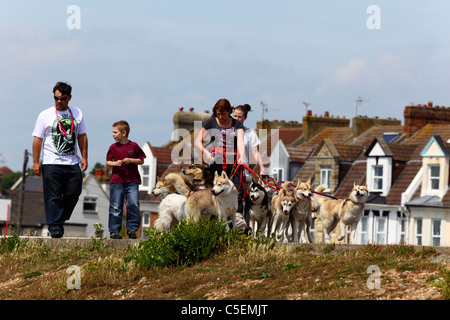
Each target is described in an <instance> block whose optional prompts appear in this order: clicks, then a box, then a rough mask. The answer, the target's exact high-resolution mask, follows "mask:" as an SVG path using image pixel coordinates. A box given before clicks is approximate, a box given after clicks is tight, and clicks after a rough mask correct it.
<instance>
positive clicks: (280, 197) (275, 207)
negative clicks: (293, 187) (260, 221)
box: [269, 182, 296, 241]
mask: <svg viewBox="0 0 450 320" xmlns="http://www.w3.org/2000/svg"><path fill="white" fill-rule="evenodd" d="M289 185H290V182H287V183H286V182H285V183H284V184H283V188H282V189H281V190H280V191H279V192H278V194H277V195H275V196H274V197H273V198H272V205H271V212H272V218H271V222H270V223H269V225H270V228H269V229H270V236H271V235H272V234H273V235H274V236H275V239H277V238H279V239H281V240H282V241H288V239H289V236H288V229H289V228H288V227H289V219H290V216H291V213H292V209H293V208H294V206H295V204H296V201H295V198H294V192H293V191H288V186H289Z"/></svg>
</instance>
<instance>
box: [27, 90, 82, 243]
mask: <svg viewBox="0 0 450 320" xmlns="http://www.w3.org/2000/svg"><path fill="white" fill-rule="evenodd" d="M71 93H72V87H71V86H70V85H69V84H67V83H65V82H58V83H56V85H55V87H54V88H53V95H54V99H55V105H54V106H52V107H50V108H48V109H46V110H44V111H42V112H41V113H40V114H39V116H38V118H37V120H36V124H35V127H34V130H33V137H34V140H33V172H34V173H35V174H36V175H38V176H40V175H41V174H42V181H43V186H44V204H45V215H46V218H47V224H48V230H49V232H50V234H51V236H52V238H61V237H62V236H63V234H64V222H65V221H66V220H69V219H70V216H71V215H72V211H73V209H74V208H75V205H76V204H77V202H78V198H79V196H80V194H81V188H82V175H81V173H82V172H84V171H86V169H87V166H88V163H87V153H88V152H87V149H88V140H87V135H86V126H85V122H84V117H83V113H82V112H81V110H80V109H78V108H76V107H69V101H70V99H71V98H72V95H71ZM77 143H78V147H79V149H80V152H81V157H80V156H79V155H78V152H77ZM41 151H42V164H41V159H40V156H41Z"/></svg>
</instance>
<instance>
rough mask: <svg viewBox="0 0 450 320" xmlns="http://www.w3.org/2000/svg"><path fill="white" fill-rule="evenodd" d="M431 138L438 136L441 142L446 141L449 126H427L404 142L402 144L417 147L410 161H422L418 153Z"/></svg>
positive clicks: (448, 136) (449, 129) (448, 137)
mask: <svg viewBox="0 0 450 320" xmlns="http://www.w3.org/2000/svg"><path fill="white" fill-rule="evenodd" d="M432 136H440V137H441V139H442V140H443V141H448V140H449V139H450V124H427V125H426V126H425V127H423V128H422V129H420V130H419V131H417V132H416V133H415V134H414V135H413V136H411V137H410V138H409V139H407V140H405V141H404V142H403V144H405V145H407V144H415V145H417V149H415V150H414V153H413V154H412V156H411V159H412V160H422V156H421V155H420V153H421V152H422V150H423V149H424V148H425V146H426V145H427V143H428V142H429V141H430V138H431V137H432ZM446 144H447V142H446Z"/></svg>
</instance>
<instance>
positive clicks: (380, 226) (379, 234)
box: [375, 217, 387, 244]
mask: <svg viewBox="0 0 450 320" xmlns="http://www.w3.org/2000/svg"><path fill="white" fill-rule="evenodd" d="M386 231H387V219H386V217H377V220H376V229H375V239H376V243H379V244H385V243H386V234H387V232H386Z"/></svg>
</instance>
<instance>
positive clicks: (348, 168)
mask: <svg viewBox="0 0 450 320" xmlns="http://www.w3.org/2000/svg"><path fill="white" fill-rule="evenodd" d="M210 116H211V114H209V113H208V112H195V111H194V109H193V108H190V109H189V110H184V109H183V108H179V110H178V112H176V113H175V114H174V116H173V125H174V133H175V134H174V135H173V136H172V137H170V141H169V142H168V143H166V144H165V145H163V146H159V147H156V146H153V145H152V144H151V142H150V141H148V142H147V143H145V144H144V145H143V146H141V147H142V149H143V150H144V152H145V153H146V155H147V158H146V159H145V162H144V164H143V165H142V166H140V173H141V177H142V185H141V186H140V191H141V212H142V228H150V227H152V226H153V223H154V221H155V220H156V218H157V217H158V206H159V202H160V200H161V199H158V198H155V197H154V196H152V195H151V193H150V192H151V190H152V189H153V188H154V186H155V184H156V181H157V177H158V176H159V177H163V176H165V175H167V174H168V173H170V172H178V171H180V170H181V169H182V167H183V166H184V165H186V164H187V163H189V159H184V158H183V156H185V153H186V152H185V150H192V149H191V148H192V141H193V137H194V135H195V129H196V128H198V126H195V125H194V123H195V121H201V122H204V121H205V120H206V119H208V118H209V117H210ZM299 118H300V117H299ZM299 120H300V119H299ZM301 120H302V121H301V122H300V121H289V122H286V121H276V120H272V121H269V120H266V121H264V122H258V123H257V129H263V131H261V132H262V133H264V134H263V135H261V136H260V138H261V142H262V143H261V149H260V152H261V155H262V157H263V159H264V160H265V163H266V168H268V169H269V173H270V174H271V175H272V176H273V175H276V176H277V177H278V179H279V180H282V181H288V180H290V181H294V182H297V181H298V179H301V180H302V181H306V180H308V179H311V181H312V182H313V184H314V185H316V186H317V185H319V184H325V185H327V186H328V189H327V190H326V192H327V193H329V194H330V195H333V196H335V197H338V198H341V199H345V198H347V197H348V196H349V194H350V191H351V189H352V187H353V183H354V182H356V183H357V184H367V187H368V189H369V191H370V197H369V200H368V201H367V203H366V207H365V210H364V214H363V217H362V219H361V221H360V223H359V225H358V228H357V234H356V238H357V239H356V241H357V243H360V244H366V243H378V244H399V243H405V244H414V245H426V246H450V193H449V192H448V185H449V165H450V162H449V160H450V108H449V107H441V106H434V105H433V103H432V102H428V103H427V104H424V105H408V106H406V107H404V119H403V120H404V121H403V124H401V121H400V120H397V119H391V118H388V119H382V118H378V117H374V118H368V117H364V116H358V117H355V118H353V119H351V120H350V119H346V118H342V117H338V116H330V115H329V113H328V112H326V113H325V114H324V115H320V116H317V115H313V114H312V112H311V111H308V114H307V115H306V116H304V117H302V119H301ZM197 123H198V122H197ZM176 129H182V130H178V131H177V130H176ZM257 131H259V130H257ZM188 157H189V158H190V155H187V156H186V158H188ZM175 158H176V159H178V160H179V159H181V161H182V162H181V163H179V161H175V163H174V161H173V160H172V159H175ZM251 167H252V169H253V170H254V171H255V172H256V173H257V174H258V173H259V168H258V167H257V166H255V165H253V166H251ZM266 171H267V170H266ZM94 178H95V179H94ZM29 180H32V179H29ZM107 180H108V179H107V173H106V172H104V171H101V170H98V173H97V175H96V177H93V176H91V177H87V178H86V181H85V186H84V187H83V194H82V195H81V198H80V199H81V201H79V204H78V205H77V208H76V209H75V211H74V214H73V216H72V219H71V220H70V221H68V222H67V226H68V228H66V233H70V232H71V234H70V235H77V236H90V235H91V234H92V233H93V227H92V224H93V223H95V222H100V223H102V224H103V225H104V226H107V216H108V214H107V202H108V186H107V183H108V181H107ZM27 181H28V180H27ZM27 183H29V182H27ZM35 183H37V185H39V182H35ZM19 186H20V181H19V182H18V183H17V184H16V186H15V189H16V190H20V187H19ZM30 188H32V187H30ZM40 191H41V190H40ZM30 192H31V191H30ZM32 192H39V187H35V190H32ZM17 194H18V191H14V190H13V191H12V192H11V199H16V198H17V197H18V196H17ZM28 198H29V199H33V198H34V199H37V198H38V197H36V195H35V194H34V195H32V196H31V195H29V196H28ZM28 198H27V196H25V199H28ZM30 201H31V200H30ZM36 201H37V200H36ZM41 202H42V200H41ZM41 206H42V203H39V204H38V203H35V204H28V205H27V204H26V205H25V208H28V207H30V208H33V209H32V210H31V209H30V210H25V213H24V217H23V219H24V220H23V221H25V223H24V225H25V226H26V227H27V228H28V230H33V231H34V234H44V235H45V232H46V229H45V222H44V220H45V219H43V217H44V216H45V215H44V213H43V206H42V208H41ZM36 211H38V213H36ZM17 217H18V212H17V205H15V204H14V200H13V203H12V205H11V218H10V220H11V222H13V221H14V220H15V219H16V220H17ZM0 220H1V215H0ZM1 223H2V222H1V221H0V225H1ZM70 226H72V228H70ZM338 229H339V228H338ZM338 232H339V230H336V231H335V234H333V237H332V239H333V240H334V241H336V238H337V237H338V236H339V234H338ZM313 234H314V242H322V241H323V233H322V225H321V221H320V218H318V219H317V220H316V221H315V223H314V226H313ZM344 241H345V240H344Z"/></svg>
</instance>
